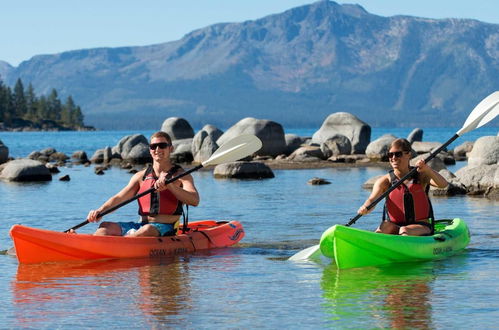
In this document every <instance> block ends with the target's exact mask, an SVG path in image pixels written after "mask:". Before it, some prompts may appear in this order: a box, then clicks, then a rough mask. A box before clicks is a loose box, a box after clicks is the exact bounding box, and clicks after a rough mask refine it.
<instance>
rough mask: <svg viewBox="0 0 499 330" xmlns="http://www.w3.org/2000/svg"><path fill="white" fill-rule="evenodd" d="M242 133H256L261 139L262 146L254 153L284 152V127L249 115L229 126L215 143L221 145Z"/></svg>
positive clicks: (272, 153) (275, 154)
mask: <svg viewBox="0 0 499 330" xmlns="http://www.w3.org/2000/svg"><path fill="white" fill-rule="evenodd" d="M243 134H253V135H256V136H257V137H258V138H259V139H260V140H261V141H262V144H263V146H262V148H261V149H260V150H258V151H257V152H256V153H255V154H256V155H259V156H272V157H275V156H277V155H280V154H283V153H285V152H286V141H285V139H284V129H283V128H282V126H281V124H278V123H276V122H274V121H271V120H265V119H255V118H251V117H247V118H244V119H242V120H240V121H239V122H237V123H236V124H235V125H234V126H232V127H231V128H229V129H228V130H227V132H225V133H224V134H223V135H222V136H221V137H220V138H219V139H218V140H217V144H218V145H219V146H222V145H223V144H224V143H225V142H227V141H229V140H231V139H233V138H235V137H236V136H239V135H243Z"/></svg>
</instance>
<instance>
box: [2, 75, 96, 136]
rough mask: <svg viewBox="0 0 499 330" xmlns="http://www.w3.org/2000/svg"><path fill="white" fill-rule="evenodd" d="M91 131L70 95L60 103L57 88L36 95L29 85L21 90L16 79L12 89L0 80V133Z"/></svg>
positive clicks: (21, 83)
mask: <svg viewBox="0 0 499 330" xmlns="http://www.w3.org/2000/svg"><path fill="white" fill-rule="evenodd" d="M70 130H74V131H92V130H95V128H93V127H91V126H85V124H84V116H83V112H82V110H81V108H80V106H79V105H77V104H75V102H74V100H73V98H72V96H71V95H70V96H68V97H67V98H66V101H65V102H64V103H63V102H62V101H61V100H60V99H59V96H58V92H57V90H56V89H54V88H53V89H52V90H51V92H50V93H49V95H48V96H45V95H42V96H38V95H36V94H35V90H34V88H33V86H32V85H31V83H30V84H29V86H28V88H24V85H23V82H22V80H21V79H18V80H17V82H16V84H15V86H14V89H13V90H11V88H10V87H9V86H6V85H5V84H4V83H3V82H2V80H1V77H0V131H14V132H23V131H70Z"/></svg>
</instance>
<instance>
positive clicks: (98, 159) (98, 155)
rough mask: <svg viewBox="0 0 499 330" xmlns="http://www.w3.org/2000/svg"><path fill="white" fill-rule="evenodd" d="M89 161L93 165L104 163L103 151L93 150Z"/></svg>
mask: <svg viewBox="0 0 499 330" xmlns="http://www.w3.org/2000/svg"><path fill="white" fill-rule="evenodd" d="M90 161H91V162H92V163H94V164H101V163H103V162H104V149H97V150H95V152H94V154H93V155H92V157H90Z"/></svg>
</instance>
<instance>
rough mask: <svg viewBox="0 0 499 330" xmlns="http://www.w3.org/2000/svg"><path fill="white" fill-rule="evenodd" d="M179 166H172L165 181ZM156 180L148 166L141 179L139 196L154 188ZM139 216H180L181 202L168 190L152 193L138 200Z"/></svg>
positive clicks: (150, 167)
mask: <svg viewBox="0 0 499 330" xmlns="http://www.w3.org/2000/svg"><path fill="white" fill-rule="evenodd" d="M179 168H180V166H178V165H175V166H173V167H172V168H171V169H170V170H169V171H168V173H167V175H166V177H167V179H169V178H171V177H172V175H173V173H175V172H176V171H177V170H178V169H179ZM157 179H158V178H157V177H156V175H155V174H154V170H153V168H152V166H148V167H147V169H146V171H145V172H144V176H143V177H142V183H141V184H140V188H139V192H138V193H139V194H140V193H141V192H144V191H146V190H148V189H151V188H153V187H154V183H156V180H157ZM138 202H139V214H140V215H158V214H172V215H180V214H182V202H180V201H179V200H178V199H177V197H175V195H174V194H173V193H172V192H171V191H170V190H168V189H166V190H163V191H161V192H156V191H154V192H152V193H150V194H147V195H145V196H142V197H140V198H139V199H138Z"/></svg>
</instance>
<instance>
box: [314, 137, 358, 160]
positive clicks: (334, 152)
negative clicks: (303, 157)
mask: <svg viewBox="0 0 499 330" xmlns="http://www.w3.org/2000/svg"><path fill="white" fill-rule="evenodd" d="M321 151H322V153H323V155H324V157H325V158H329V157H332V156H339V155H350V153H351V152H352V144H351V143H350V139H349V138H347V137H346V136H345V135H341V134H335V135H333V136H332V137H330V138H328V139H327V140H326V141H324V142H322V143H321Z"/></svg>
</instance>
